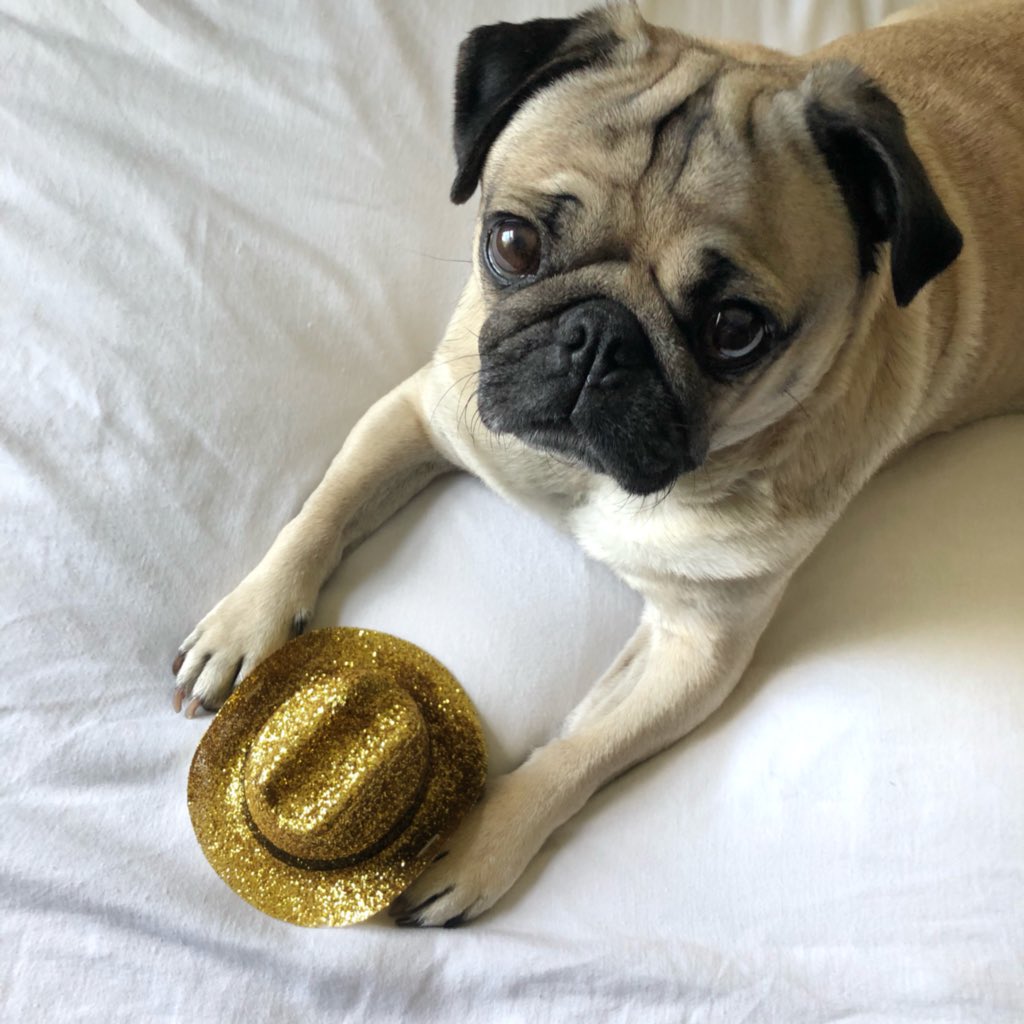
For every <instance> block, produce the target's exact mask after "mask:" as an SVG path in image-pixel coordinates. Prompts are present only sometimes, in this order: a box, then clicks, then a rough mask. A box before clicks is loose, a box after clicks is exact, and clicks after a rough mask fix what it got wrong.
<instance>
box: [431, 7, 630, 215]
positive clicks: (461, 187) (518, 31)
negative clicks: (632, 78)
mask: <svg viewBox="0 0 1024 1024" xmlns="http://www.w3.org/2000/svg"><path fill="white" fill-rule="evenodd" d="M617 41H618V40H617V37H616V36H615V34H614V33H613V32H612V31H611V29H610V26H609V23H608V19H607V16H606V14H605V13H604V12H601V11H590V12H588V13H586V14H582V15H580V16H579V17H577V18H538V19H536V20H534V21H527V22H524V23H523V24H519V25H513V24H509V23H508V22H504V21H501V22H498V23H497V24H496V25H482V26H481V27H480V28H476V29H474V30H473V31H472V32H470V34H469V35H468V36H467V37H466V39H465V40H464V41H463V43H462V46H461V47H459V58H458V64H457V66H456V69H455V159H456V161H457V162H458V170H457V171H456V174H455V181H454V183H453V184H452V191H451V197H452V202H454V203H464V202H465V201H466V200H467V199H468V198H469V197H470V196H471V195H472V194H473V191H474V189H475V188H476V185H477V182H478V181H479V180H480V174H481V172H482V170H483V166H484V161H485V160H486V158H487V152H488V150H489V149H490V148H491V144H492V143H493V142H494V140H495V139H496V138H497V137H498V135H499V133H500V132H501V130H502V129H503V128H504V127H505V125H506V124H508V122H509V120H510V119H511V117H512V115H513V114H514V113H515V112H516V111H517V110H518V109H519V108H520V107H521V106H522V105H523V103H525V102H526V100H527V99H529V98H530V97H531V96H532V95H533V94H534V93H536V92H538V91H539V90H540V89H543V88H544V87H545V86H548V85H550V84H551V83H552V82H554V81H556V80H557V79H559V78H561V77H563V76H564V75H568V74H569V73H570V72H573V71H578V70H580V69H581V68H585V67H588V66H590V65H591V64H595V63H597V62H598V61H599V60H601V59H602V58H603V57H605V56H607V55H608V54H609V53H610V52H611V50H612V49H613V48H614V46H615V44H616V42H617Z"/></svg>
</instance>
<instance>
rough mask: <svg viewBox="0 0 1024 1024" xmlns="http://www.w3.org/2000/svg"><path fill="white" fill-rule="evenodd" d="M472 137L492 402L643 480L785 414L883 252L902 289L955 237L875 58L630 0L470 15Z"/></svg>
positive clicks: (467, 89)
mask: <svg viewBox="0 0 1024 1024" xmlns="http://www.w3.org/2000/svg"><path fill="white" fill-rule="evenodd" d="M455 151H456V157H457V161H458V172H457V175H456V178H455V183H454V185H453V186H452V198H453V199H454V200H455V201H456V202H464V201H465V200H466V199H468V198H469V197H470V196H471V195H472V193H473V192H474V191H475V189H476V187H477V184H478V183H480V184H481V188H482V203H481V214H480V220H479V230H478V236H477V246H476V257H475V264H476V266H475V272H476V273H477V274H478V275H479V281H480V286H481V290H482V293H483V295H484V301H485V303H486V307H487V310H488V316H487V319H486V321H485V323H484V325H483V328H482V331H481V334H480V362H481V367H480V383H479V390H478V405H479V409H480V414H481V418H482V419H483V422H484V424H485V425H486V426H487V427H488V428H489V429H491V430H493V431H496V432H507V433H511V434H513V435H516V436H517V437H519V438H521V439H522V440H523V441H525V442H526V443H527V444H530V445H533V446H535V447H539V448H543V449H545V450H548V451H551V452H554V453H556V454H558V455H561V456H568V457H570V458H572V459H574V460H576V461H579V462H581V463H583V464H584V465H586V466H588V467H589V468H590V469H592V470H594V471H596V472H599V473H605V474H608V475H609V476H611V477H613V478H614V479H615V480H616V481H617V482H618V484H619V485H620V486H621V487H622V488H624V489H625V490H626V491H628V492H631V493H634V494H649V493H653V492H655V491H658V490H661V489H663V488H665V487H667V486H669V485H670V484H672V483H673V482H674V481H675V480H676V479H677V478H678V477H679V476H680V475H681V474H682V473H685V472H687V471H689V470H692V469H694V468H695V467H697V466H699V465H701V463H702V462H703V461H704V460H705V458H706V457H707V455H708V453H709V451H711V450H713V449H719V448H723V447H727V446H730V445H733V444H736V443H738V442H740V441H742V440H744V439H745V438H748V437H750V436H752V435H754V434H757V433H759V432H760V431H763V430H765V429H767V428H768V427H770V426H772V425H773V424H776V423H778V422H779V421H780V420H782V418H783V417H785V416H786V415H788V414H789V413H790V412H791V411H792V409H793V408H794V405H795V404H796V403H798V402H799V401H800V399H801V397H802V396H806V395H808V394H810V393H811V392H812V391H813V390H814V388H815V387H816V386H817V385H818V384H819V382H820V381H821V379H822V377H823V376H824V375H825V374H826V372H827V371H828V369H829V367H830V366H831V365H832V363H833V361H834V360H835V358H836V354H837V352H838V351H839V350H840V348H841V347H842V344H843V342H844V340H845V339H846V338H847V337H848V336H849V335H850V333H851V325H852V323H853V320H854V318H855V317H856V315H857V312H858V302H859V298H860V296H861V295H862V294H863V291H864V288H863V285H864V283H865V282H866V281H867V280H868V279H870V278H872V277H873V275H875V274H876V272H877V271H878V270H879V269H880V268H885V269H887V271H888V276H889V277H890V278H891V289H892V294H893V296H894V297H895V301H896V302H897V303H898V304H899V305H901V306H902V305H906V304H907V303H909V302H910V301H911V300H912V299H913V298H914V296H915V295H916V293H917V292H918V291H919V289H920V288H921V287H922V286H924V285H925V284H926V283H927V282H928V281H929V280H930V279H931V278H932V277H934V276H935V275H937V274H938V273H940V272H941V271H942V270H943V269H944V268H945V267H946V266H948V264H949V263H950V262H952V260H953V259H955V257H956V255H957V253H958V252H959V250H960V244H961V241H960V235H959V232H958V231H957V229H956V227H955V226H954V225H953V223H952V222H951V221H950V219H949V217H948V216H947V214H946V212H945V210H944V209H943V206H942V203H941V202H940V200H939V199H938V197H937V196H936V194H935V192H934V190H933V188H932V186H931V184H930V182H929V180H928V178H927V175H926V173H925V170H924V168H923V167H922V165H921V163H920V161H919V160H918V158H917V156H916V155H915V153H914V151H913V149H912V148H911V146H910V143H909V142H908V139H907V135H906V131H905V129H904V123H903V118H902V116H901V114H900V111H899V110H898V109H897V107H896V106H895V104H894V103H893V102H892V101H891V100H890V99H889V98H888V97H887V96H886V95H885V94H884V93H883V92H882V91H881V89H879V88H878V87H877V86H876V85H874V84H873V83H872V82H871V81H870V80H869V79H868V78H867V77H866V76H865V75H864V74H863V73H862V72H860V71H858V70H857V69H856V68H854V67H852V66H850V65H847V64H844V63H837V62H830V63H826V64H820V65H817V66H808V65H801V64H800V63H798V62H796V61H793V60H789V59H786V58H782V57H781V56H780V57H778V58H777V59H776V58H775V57H773V56H772V55H771V54H768V52H767V51H765V54H764V56H763V57H762V56H758V57H756V58H755V59H753V60H748V59H741V58H740V57H738V56H736V55H735V54H734V53H733V54H730V53H729V52H726V51H725V50H723V49H719V48H716V47H713V46H710V45H708V44H706V43H703V42H699V41H697V40H694V39H691V38H688V37H685V36H681V35H679V34H677V33H674V32H670V31H667V30H662V29H658V28H654V27H652V26H650V25H648V24H646V23H645V22H644V21H643V20H642V19H641V18H640V16H639V14H638V13H637V12H636V10H635V8H634V7H633V6H627V5H623V6H617V7H610V8H603V9H600V10H595V11H591V12H589V13H586V14H584V15H582V16H580V17H578V18H573V19H542V20H538V21H532V22H527V23H525V24H521V25H512V24H505V23H501V24H497V25H489V26H485V27H483V28H479V29H476V30H475V31H474V32H473V33H471V35H470V36H469V37H468V38H467V40H466V41H465V42H464V43H463V46H462V50H461V52H460V55H459V65H458V70H457V80H456V103H455Z"/></svg>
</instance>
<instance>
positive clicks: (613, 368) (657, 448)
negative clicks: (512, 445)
mask: <svg viewBox="0 0 1024 1024" xmlns="http://www.w3.org/2000/svg"><path fill="white" fill-rule="evenodd" d="M477 404H478V407H479V410H480V417H481V419H482V420H483V423H484V425H485V426H486V427H487V428H488V429H489V430H492V431H494V432H495V433H506V434H512V435H514V436H515V437H517V438H519V439H520V440H521V441H523V442H524V443H526V444H528V445H530V446H532V447H535V448H539V449H541V450H544V451H547V452H551V453H553V454H555V455H559V456H562V457H564V458H569V459H571V460H573V461H576V462H579V463H581V464H583V465H584V466H586V467H587V468H588V469H590V470H593V471H594V472H597V473H604V474H607V475H608V476H610V477H612V478H613V479H614V480H615V481H616V483H618V484H619V486H620V487H622V489H623V490H625V491H627V492H628V493H630V494H637V495H647V494H654V493H656V492H658V491H662V490H665V489H666V488H668V487H670V486H671V485H672V484H673V483H674V482H675V480H676V479H677V478H678V477H679V476H680V475H681V474H683V473H685V472H688V471H690V470H692V469H695V468H696V467H697V466H698V465H700V463H701V462H702V461H703V457H704V454H705V453H704V452H699V453H698V452H695V451H694V450H693V449H694V448H695V447H696V446H695V445H694V443H693V440H694V439H693V436H692V432H691V431H689V430H688V429H687V425H686V418H685V415H684V410H683V408H682V406H681V404H680V402H679V400H678V399H677V398H676V396H675V395H674V394H673V392H672V390H671V389H670V388H669V386H668V384H667V382H666V380H665V377H664V375H663V373H662V371H661V368H660V367H659V365H658V361H657V359H656V357H655V354H654V350H653V347H652V346H651V343H650V341H649V339H648V337H647V334H646V332H645V331H644V329H643V327H642V326H641V324H640V322H639V321H638V320H637V318H636V317H635V316H634V315H633V314H632V313H631V312H630V311H629V310H628V309H627V308H626V307H625V306H623V305H622V304H621V303H619V302H615V301H614V300H611V299H607V298H597V299H588V300H586V301H583V302H579V303H576V304H575V305H572V306H570V307H569V308H567V309H563V310H561V311H559V312H556V313H554V314H552V315H551V316H549V317H547V318H545V319H543V320H539V321H535V322H533V323H531V324H529V325H528V326H527V327H525V328H522V329H519V330H515V331H513V332H511V333H502V332H500V331H499V330H497V329H496V328H495V326H494V325H493V323H492V322H491V321H488V322H487V323H486V324H485V325H484V328H483V331H482V332H481V335H480V387H479V390H478V393H477Z"/></svg>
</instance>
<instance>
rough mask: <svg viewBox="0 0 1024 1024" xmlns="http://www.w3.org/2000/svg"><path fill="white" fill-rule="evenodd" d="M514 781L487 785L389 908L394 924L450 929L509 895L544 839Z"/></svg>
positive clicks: (508, 778) (501, 780) (504, 779)
mask: <svg viewBox="0 0 1024 1024" xmlns="http://www.w3.org/2000/svg"><path fill="white" fill-rule="evenodd" d="M516 781H517V780H515V779H514V778H513V777H512V776H508V775H505V776H502V777H501V778H499V779H495V780H493V781H492V782H489V783H488V791H487V793H486V794H485V795H484V797H483V799H482V800H481V801H480V803H478V804H477V805H476V807H474V808H473V810H472V811H470V813H469V814H468V815H467V817H466V819H465V821H463V823H462V824H461V825H460V826H459V828H458V829H457V830H456V832H455V834H454V835H453V836H452V838H451V839H450V840H449V841H448V843H447V844H446V846H445V848H444V849H443V850H442V851H441V852H440V853H439V854H438V855H437V857H436V858H435V859H434V862H433V863H432V864H431V865H430V867H428V868H427V870H426V871H424V872H423V874H422V875H420V876H419V878H417V879H416V881H415V882H413V883H412V885H410V886H409V888H408V889H406V890H405V892H404V893H402V895H401V896H399V897H398V898H397V899H396V900H395V901H394V902H393V903H392V904H391V906H390V908H389V909H388V913H389V914H391V916H392V917H394V918H396V919H397V920H396V924H398V925H401V926H403V927H416V926H431V925H433V926H441V927H444V928H454V927H456V926H457V925H460V924H465V923H466V922H467V921H471V920H472V919H473V918H474V917H477V916H479V915H480V914H482V913H483V912H484V911H485V910H487V909H489V908H490V907H492V906H493V905H494V904H495V903H496V902H497V901H498V900H499V899H500V898H501V897H502V896H503V895H504V894H505V893H506V892H507V891H508V889H509V888H510V887H511V886H512V884H513V883H514V882H515V880H516V879H517V878H518V877H519V876H520V875H521V874H522V872H523V869H524V868H525V867H526V865H527V864H529V862H530V860H531V859H532V857H533V855H534V854H535V853H536V852H537V850H539V849H540V847H541V845H542V844H543V842H544V840H545V839H546V838H547V835H548V832H547V830H546V829H544V828H543V827H541V826H540V823H539V822H538V821H537V820H536V818H535V816H534V814H533V813H532V812H533V811H534V807H533V806H531V803H530V801H529V799H528V794H527V793H526V792H524V791H523V789H522V788H521V787H519V786H517V785H516Z"/></svg>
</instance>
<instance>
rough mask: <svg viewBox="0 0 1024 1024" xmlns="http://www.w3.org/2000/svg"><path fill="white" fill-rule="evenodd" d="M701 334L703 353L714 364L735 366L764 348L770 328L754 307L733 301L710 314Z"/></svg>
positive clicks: (769, 334) (755, 357)
mask: <svg viewBox="0 0 1024 1024" xmlns="http://www.w3.org/2000/svg"><path fill="white" fill-rule="evenodd" d="M705 335H706V336H705V339H704V343H705V346H706V350H707V353H708V355H709V356H710V357H711V358H712V359H713V360H714V361H715V362H716V363H721V364H723V365H724V366H725V367H729V366H730V365H731V366H732V367H734V368H739V366H741V365H742V366H747V365H749V364H750V363H752V362H754V360H755V359H757V357H758V356H759V355H761V354H762V352H763V351H764V350H766V349H767V347H768V343H769V342H770V341H771V337H772V331H771V327H770V326H769V325H768V324H767V323H766V322H765V318H764V317H763V316H762V315H761V314H760V313H758V311H757V310H756V309H753V308H751V307H750V306H742V305H738V304H734V305H729V306H722V307H720V308H719V309H718V310H717V311H716V312H715V313H713V314H712V316H711V319H710V320H709V321H708V326H707V329H706V332H705Z"/></svg>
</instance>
